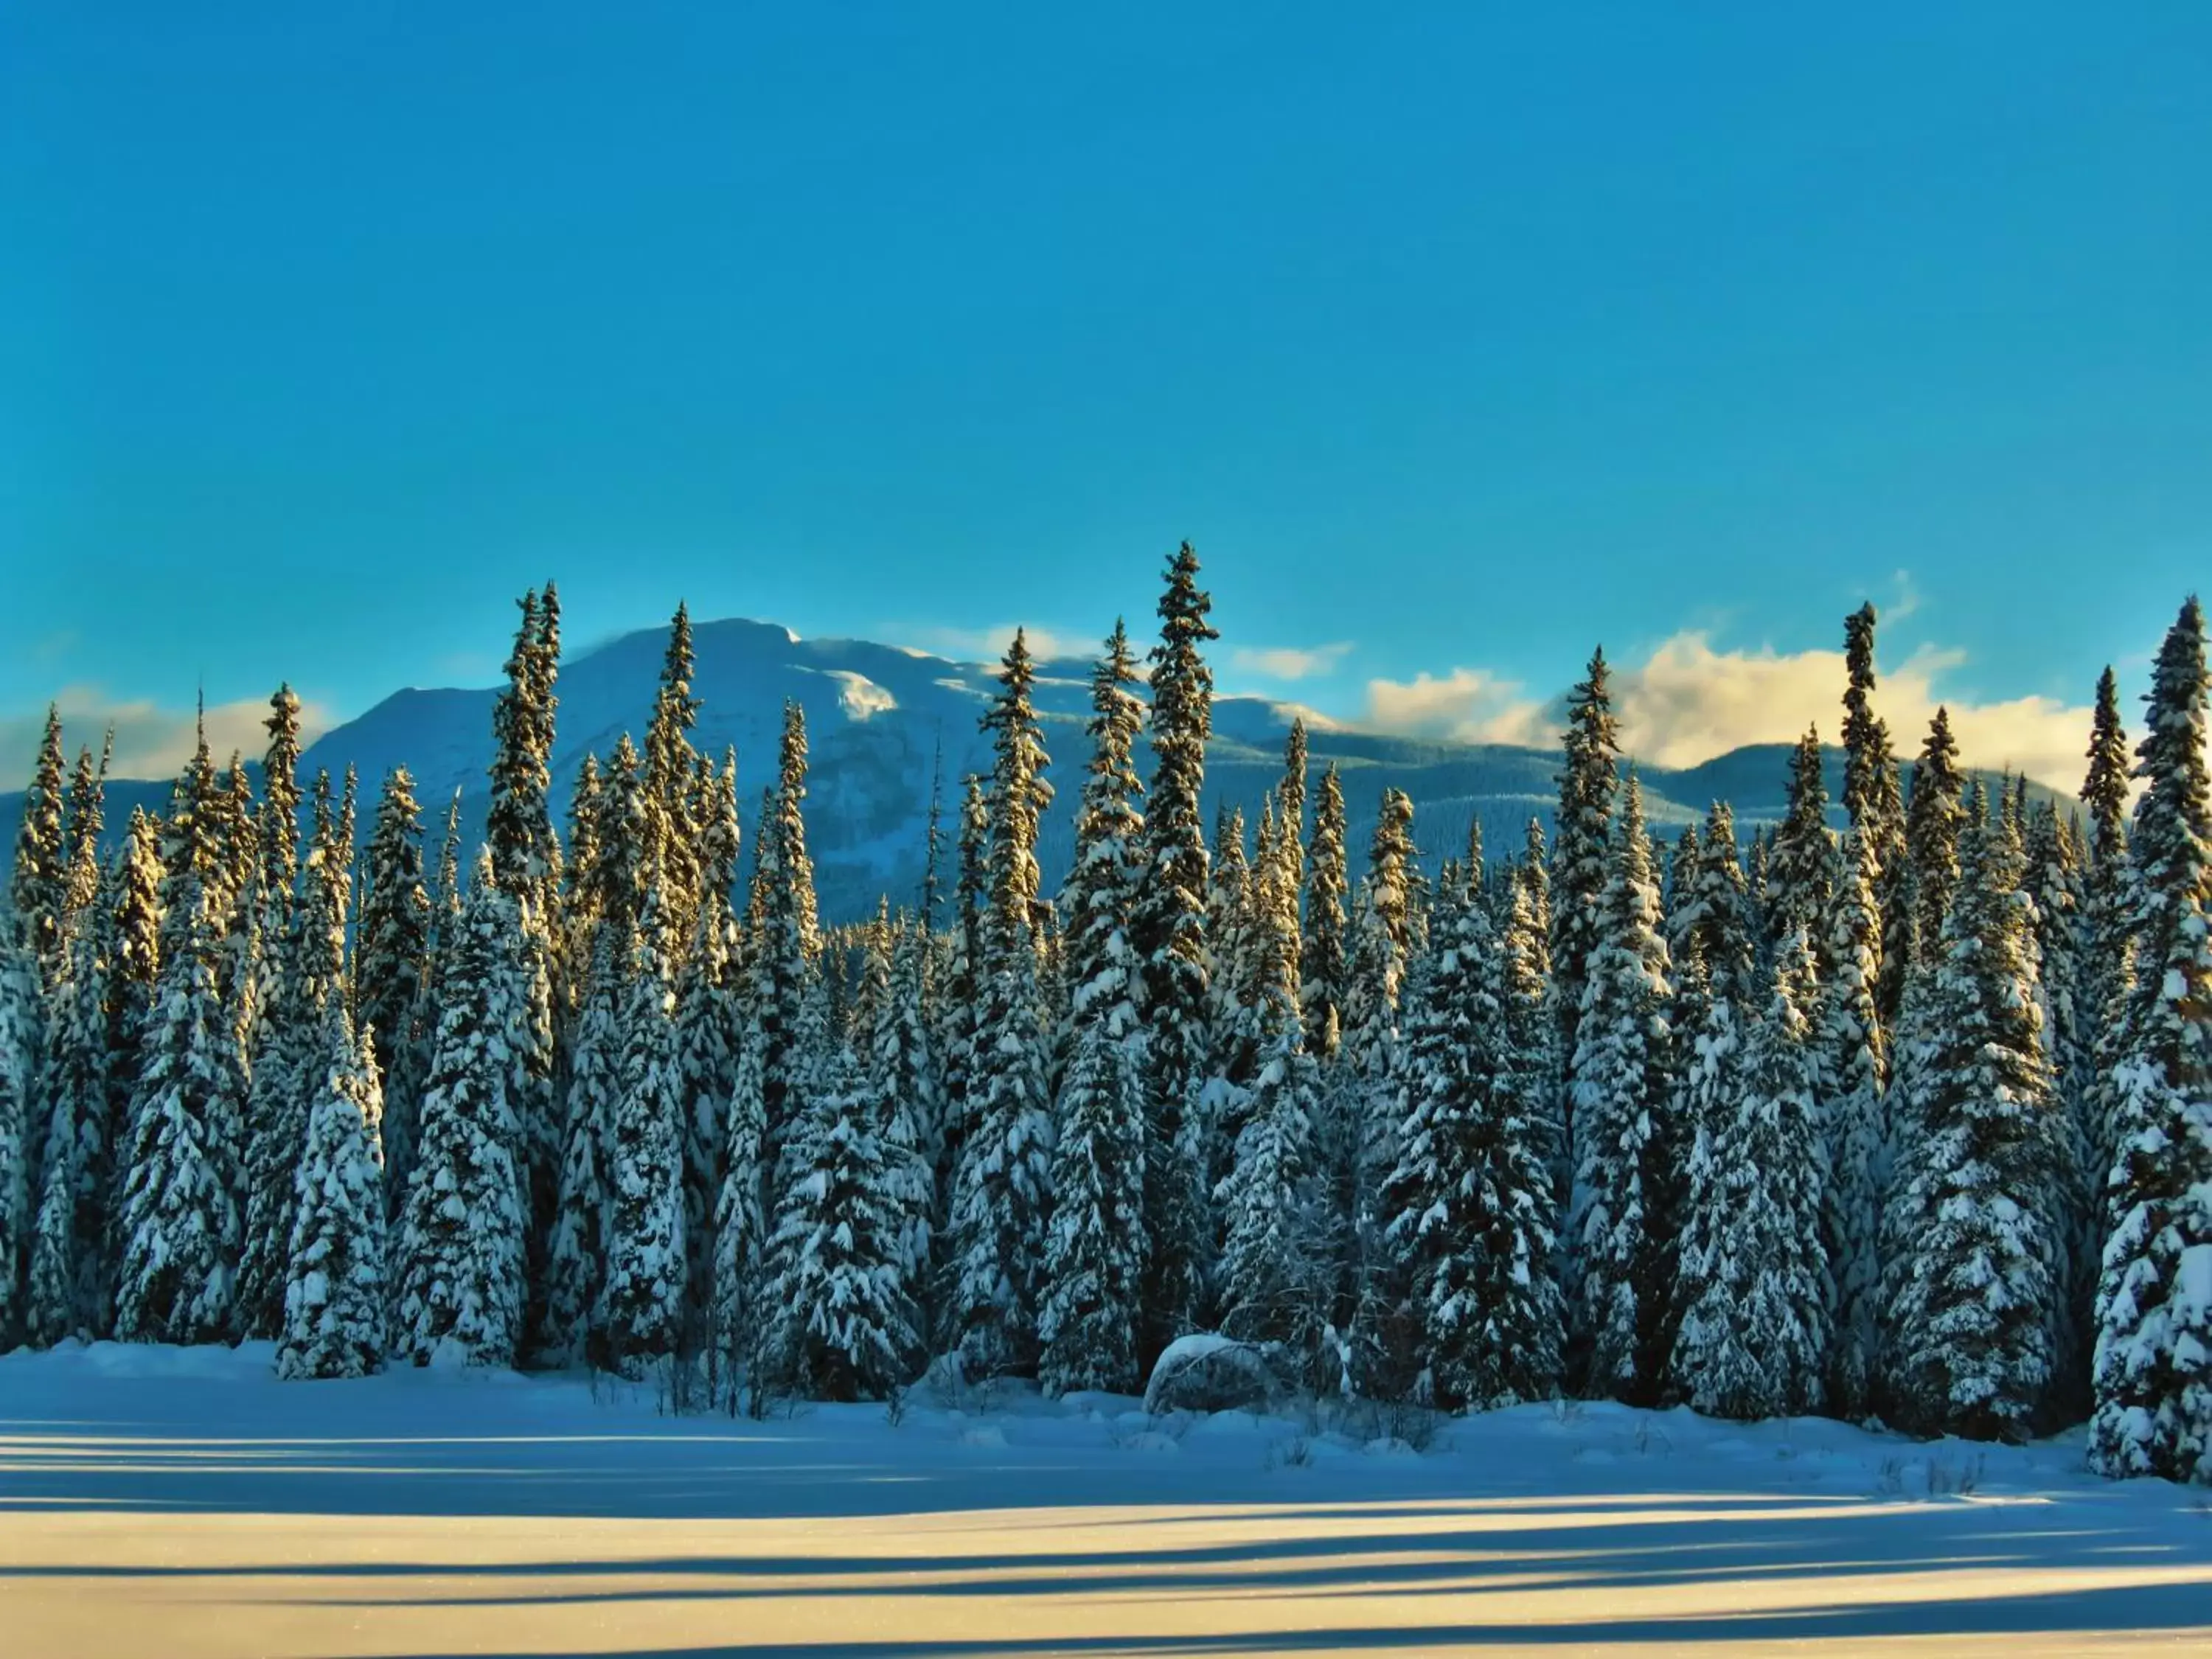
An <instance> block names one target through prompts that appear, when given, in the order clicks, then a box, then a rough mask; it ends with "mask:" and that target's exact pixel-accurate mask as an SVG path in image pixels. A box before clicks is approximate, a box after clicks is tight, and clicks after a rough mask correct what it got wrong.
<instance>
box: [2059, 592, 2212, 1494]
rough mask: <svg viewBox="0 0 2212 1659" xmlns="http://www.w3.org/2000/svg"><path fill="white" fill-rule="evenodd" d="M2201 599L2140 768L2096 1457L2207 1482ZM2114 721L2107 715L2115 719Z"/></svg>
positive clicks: (2211, 1367)
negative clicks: (2131, 977)
mask: <svg viewBox="0 0 2212 1659" xmlns="http://www.w3.org/2000/svg"><path fill="white" fill-rule="evenodd" d="M2206 689H2207V683H2206V678H2205V664H2204V613H2203V610H2202V608H2201V607H2200V606H2199V605H2198V604H2197V599H2195V597H2194V596H2192V597H2191V599H2189V600H2188V601H2187V602H2186V603H2185V605H2183V606H2182V608H2181V614H2180V616H2179V617H2178V618H2177V619H2176V621H2175V623H2174V625H2173V627H2172V629H2171V630H2170V631H2169V632H2168V633H2167V635H2166V641H2165V643H2164V645H2163V646H2162V647H2160V651H2159V654H2158V659H2157V662H2156V664H2155V665H2154V667H2153V669H2152V673H2151V690H2150V695H2149V696H2148V699H2147V700H2146V702H2147V704H2148V707H2147V711H2146V714H2145V718H2144V732H2143V738H2142V744H2140V745H2139V747H2138V748H2137V750H2136V755H2137V757H2138V764H2137V765H2136V776H2137V777H2139V778H2141V779H2142V780H2143V781H2144V789H2143V794H2142V799H2141V801H2140V802H2139V803H2138V804H2137V805H2136V814H2135V826H2134V834H2133V836H2132V842H2133V852H2134V860H2135V872H2136V873H2135V890H2134V893H2133V895H2132V896H2133V899H2134V907H2135V908H2134V922H2135V931H2136V956H2135V986H2134V989H2133V991H2132V993H2131V994H2130V998H2129V1001H2128V1005H2127V1011H2126V1026H2125V1030H2124V1035H2123V1036H2122V1037H2121V1039H2120V1041H2119V1043H2118V1066H2116V1067H2115V1068H2114V1075H2113V1079H2112V1088H2113V1106H2114V1114H2113V1115H2114V1124H2113V1127H2114V1130H2115V1139H2116V1141H2117V1143H2118V1157H2117V1158H2116V1160H2115V1162H2114V1164H2113V1168H2112V1179H2111V1182H2110V1185H2109V1188H2108V1199H2109V1202H2110V1206H2111V1212H2112V1216H2113V1218H2114V1220H2115V1226H2114V1229H2113V1231H2112V1238H2111V1241H2110V1243H2107V1245H2106V1249H2105V1257H2104V1276H2103V1279H2101V1281H2100V1285H2099V1289H2098V1296H2097V1318H2098V1338H2097V1352H2096V1411H2095V1413H2094V1415H2093V1417H2092V1418H2091V1419H2090V1425H2089V1455H2090V1460H2091V1462H2092V1463H2093V1465H2094V1466H2095V1467H2096V1468H2100V1469H2101V1470H2103V1471H2104V1472H2105V1473H2106V1474H2112V1475H2137V1474H2154V1475H2162V1476H2164V1477H2166V1479H2168V1480H2192V1481H2197V1482H2198V1483H2201V1484H2207V1485H2212V783H2208V781H2207V775H2206V773H2207V769H2206V757H2205V701H2206ZM2115 724H2116V722H2115Z"/></svg>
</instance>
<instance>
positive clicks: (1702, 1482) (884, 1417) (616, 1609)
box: [0, 1343, 2212, 1659]
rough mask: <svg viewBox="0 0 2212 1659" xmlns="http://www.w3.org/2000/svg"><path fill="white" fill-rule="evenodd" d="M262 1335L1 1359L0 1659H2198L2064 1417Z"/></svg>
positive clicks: (2178, 1583)
mask: <svg viewBox="0 0 2212 1659" xmlns="http://www.w3.org/2000/svg"><path fill="white" fill-rule="evenodd" d="M271 1360H272V1355H271V1351H270V1347H269V1346H267V1345H265V1344H260V1345H248V1346H246V1347H244V1348H242V1349H240V1350H238V1351H235V1352H233V1351H230V1350H226V1349H220V1348H197V1349H164V1348H149V1347H125V1346H118V1345H115V1344H111V1343H102V1344H97V1345H94V1346H91V1347H89V1348H84V1347H76V1346H65V1347H64V1348H62V1349H59V1350H57V1351H55V1352H50V1353H31V1352H16V1353H14V1354H11V1355H9V1356H6V1357H4V1358H0V1652H4V1653H6V1654H7V1655H8V1656H9V1659H46V1656H62V1655H72V1656H86V1659H96V1656H107V1655H112V1656H118V1659H122V1656H129V1659H154V1656H175V1659H191V1656H199V1655H217V1654H221V1655H232V1654H246V1653H253V1654H272V1655H284V1656H288V1659H306V1656H323V1655H378V1656H387V1655H400V1654H435V1655H446V1654H454V1655H458V1654H523V1653H556V1654H586V1655H609V1656H611V1655H618V1654H640V1655H655V1656H660V1659H671V1656H677V1655H700V1654H708V1653H717V1652H740V1653H751V1654H772V1655H793V1656H797V1655H807V1656H820V1659H829V1656H849V1655H864V1656H887V1655H892V1654H917V1655H939V1656H992V1659H1011V1656H1019V1655H1030V1654H1048V1653H1079V1654H1086V1655H1118V1654H1127V1655H1169V1654H1173V1655H1238V1654H1273V1653H1305V1652H1323V1651H1326V1652H1346V1653H1390V1654H1399V1655H1404V1654H1411V1653H1435V1652H1443V1651H1451V1650H1466V1651H1477V1652H1481V1653H1486V1654H1493V1653H1514V1652H1529V1653H1547V1654H1553V1655H1556V1654H1560V1653H1563V1652H1623V1653H1630V1652H1632V1653H1638V1654H1644V1655H1650V1654H1654V1653H1665V1652H1670V1651H1679V1650H1688V1649H1693V1648H1698V1647H1701V1646H1705V1645H1708V1644H1710V1645H1711V1646H1713V1647H1715V1648H1717V1649H1723V1650H1727V1651H1729V1652H1730V1653H1738V1654H1743V1653H1753V1652H1759V1651H1764V1650H1770V1649H1782V1648H1787V1649H1789V1650H1790V1651H1792V1652H1798V1651H1813V1652H1820V1653H1836V1654H1844V1653H1865V1652H1869V1651H1880V1652H1889V1651H1914V1652H1925V1653H1930V1654H1936V1653H1941V1654H1969V1653H1984V1652H1986V1653H1998V1652H2002V1653H2005V1654H2008V1655H2013V1656H2021V1655H2029V1654H2039V1653H2049V1654H2084V1653H2098V1652H2126V1651H2133V1650H2137V1649H2139V1648H2142V1647H2145V1646H2149V1645H2162V1646H2166V1647H2169V1648H2171V1647H2177V1646H2178V1647H2179V1648H2183V1649H2192V1648H2193V1649H2197V1650H2212V1501H2209V1500H2208V1498H2207V1496H2206V1495H2205V1494H2203V1493H2202V1492H2186V1491H2184V1490H2182V1489H2179V1488H2177V1487H2174V1486H2168V1485H2166V1484H2165V1483H2163V1482H2157V1481H2136V1482H2132V1483H2129V1484H2124V1485H2115V1484H2111V1483H2107V1482H2105V1481H2102V1480H2097V1479H2095V1478H2094V1477H2092V1476H2090V1475H2088V1474H2085V1473H2084V1472H2083V1471H2082V1468H2081V1448H2080V1445H2079V1443H2078V1441H2077V1440H2076V1439H2075V1438H2074V1437H2068V1438H2065V1439H2062V1440H2058V1441H2053V1442H2048V1443H2042V1444H2039V1445H2034V1446H2031V1447H2027V1448H1999V1447H1978V1446H1969V1445H1965V1444H1962V1443H1955V1442H1946V1443H1935V1444H1921V1443H1912V1442H1908V1441H1905V1440H1900V1439H1898V1438H1894V1437H1888V1436H1883V1435H1876V1434H1871V1433H1867V1432H1863V1431H1858V1430H1856V1429H1850V1428H1846V1427H1844V1426H1842V1425H1838V1424H1834V1423H1829V1422H1826V1421H1822V1420H1815V1419H1798V1420H1795V1421H1790V1422H1780V1423H1771V1424H1763V1425H1740V1424H1732V1423H1722V1422H1716V1421H1710V1420H1707V1419H1701V1418H1698V1417H1695V1416H1693V1415H1692V1414H1691V1413H1687V1412H1681V1411H1675V1412H1664V1413H1641V1412H1635V1411H1631V1410H1628V1409H1626V1408H1625V1407H1615V1406H1607V1405H1597V1404H1582V1405H1570V1406H1563V1407H1556V1408H1555V1407H1523V1408H1520V1409H1516V1410H1513V1411H1509V1412H1501V1413H1496V1414H1494V1415H1492V1416H1488V1417H1482V1418H1475V1419H1461V1420H1455V1421H1449V1422H1445V1423H1443V1424H1441V1425H1437V1432H1436V1434H1435V1436H1434V1437H1433V1439H1431V1441H1430V1443H1429V1444H1428V1445H1427V1446H1426V1447H1425V1449H1419V1450H1417V1449H1414V1447H1413V1446H1412V1445H1410V1444H1407V1443H1406V1442H1405V1441H1404V1440H1402V1439H1389V1438H1384V1437H1382V1435H1383V1431H1386V1430H1388V1429H1389V1428H1390V1427H1392V1426H1397V1427H1399V1428H1400V1429H1401V1430H1402V1431H1408V1432H1409V1433H1411V1435H1412V1437H1414V1438H1423V1437H1424V1436H1423V1435H1421V1433H1420V1432H1419V1425H1412V1424H1407V1423H1403V1422H1401V1423H1399V1424H1397V1425H1391V1424H1389V1423H1387V1422H1380V1421H1378V1422H1372V1423H1365V1424H1361V1425H1356V1426H1355V1427H1354V1429H1353V1431H1352V1432H1341V1431H1334V1432H1333V1431H1328V1430H1326V1429H1324V1428H1322V1426H1320V1425H1317V1424H1316V1423H1315V1422H1313V1421H1311V1420H1310V1419H1309V1420H1305V1421H1299V1420H1293V1419H1286V1418H1285V1419H1278V1418H1262V1417H1255V1416H1253V1415H1251V1414H1249V1413H1241V1412H1232V1413H1221V1414H1218V1415H1215V1416H1211V1417H1192V1416H1188V1415H1184V1414H1170V1415H1164V1416H1160V1417H1150V1416H1147V1415H1146V1413H1143V1412H1142V1411H1140V1410H1139V1409H1138V1408H1137V1406H1136V1402H1134V1401H1130V1400H1127V1399H1122V1398H1118V1397H1113V1396H1106V1395H1078V1396H1073V1397H1071V1398H1070V1399H1068V1400H1066V1401H1060V1402H1057V1403H1051V1404H1048V1403H1046V1402H1044V1401H1040V1400H1038V1399H1037V1398H1036V1396H1035V1395H1034V1394H1033V1393H1030V1392H1026V1391H1019V1390H1013V1389H1004V1390H1001V1391H1000V1392H999V1393H998V1395H996V1397H995V1398H993V1399H990V1400H987V1401H984V1400H978V1399H975V1398H973V1397H969V1399H967V1400H966V1401H964V1402H947V1401H943V1400H940V1399H939V1398H936V1397H934V1396H933V1395H929V1394H928V1393H927V1390H917V1391H916V1392H915V1395H913V1396H912V1397H911V1399H910V1400H909V1401H908V1405H907V1407H906V1409H905V1411H904V1413H903V1414H902V1416H901V1418H900V1419H899V1420H898V1421H896V1423H894V1422H893V1421H892V1420H891V1416H890V1413H886V1411H885V1410H884V1407H880V1406H866V1407H863V1406H844V1407H838V1406H817V1407H799V1408H798V1409H797V1410H795V1411H793V1412H792V1413H787V1414H785V1415H781V1416H779V1417H777V1418H775V1419H772V1420H769V1421H767V1422H753V1421H750V1420H745V1419H729V1418H726V1417H720V1416H706V1417H702V1416H686V1417H671V1416H668V1415H665V1414H663V1413H661V1412H660V1411H659V1409H658V1407H657V1402H656V1401H655V1398H654V1392H653V1389H650V1388H643V1387H635V1386H630V1385H615V1386H614V1387H612V1388H610V1386H609V1385H607V1384H606V1383H599V1384H597V1385H594V1384H593V1383H590V1382H587V1381H585V1380H583V1379H581V1378H546V1377H530V1376H515V1375H513V1374H511V1373H486V1372H466V1373H453V1372H439V1371H415V1370H402V1371H395V1372H392V1373H390V1374H387V1375H386V1376H380V1377H374V1378H370V1379H368V1380H366V1381H362V1382H355V1383H278V1382H277V1381H276V1380H275V1377H274V1376H273V1374H272V1370H271ZM1361 1431H1373V1432H1372V1433H1371V1434H1370V1435H1369V1437H1367V1438H1364V1439H1363V1438H1361V1437H1360V1433H1361Z"/></svg>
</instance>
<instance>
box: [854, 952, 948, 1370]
mask: <svg viewBox="0 0 2212 1659" xmlns="http://www.w3.org/2000/svg"><path fill="white" fill-rule="evenodd" d="M926 948H927V942H926V940H925V939H924V936H923V934H922V933H921V928H920V927H917V926H914V925H911V924H909V923H908V922H906V921H904V920H903V919H902V921H901V922H900V925H899V926H898V927H897V928H896V930H893V929H890V928H884V929H882V930H880V931H879V932H878V933H877V935H876V936H875V937H873V938H872V939H871V940H870V941H869V945H868V948H867V952H866V957H865V959H864V961H863V963H862V967H861V981H862V984H863V985H864V987H866V991H867V996H866V1005H867V1006H868V1008H869V1011H870V1012H869V1018H868V1022H867V1024H866V1027H865V1028H864V1030H863V1031H862V1037H863V1041H864V1042H865V1045H866V1048H865V1052H864V1054H862V1055H861V1059H862V1061H863V1068H862V1069H863V1073H864V1075H863V1077H862V1079H861V1080H862V1082H863V1083H864V1084H865V1085H866V1088H867V1090H868V1091H869V1099H870V1101H871V1102H872V1109H871V1112H870V1115H869V1117H868V1120H867V1121H868V1127H869V1128H870V1129H871V1131H872V1133H874V1135H875V1137H876V1142H877V1146H878V1151H879V1152H880V1153H881V1155H882V1158H883V1162H884V1179H885V1182H886V1183H887V1184H886V1187H885V1194H886V1196H887V1197H888V1199H889V1200H890V1202H891V1203H892V1204H894V1205H895V1206H896V1208H897V1211H898V1214H899V1217H900V1224H901V1237H902V1238H903V1239H904V1241H905V1244H904V1249H903V1250H902V1254H901V1255H900V1258H899V1276H900V1281H901V1283H902V1284H903V1285H905V1286H906V1288H907V1294H908V1297H909V1299H911V1300H912V1301H913V1302H914V1303H915V1306H916V1308H917V1310H921V1306H922V1304H923V1299H924V1290H925V1286H924V1283H923V1280H924V1279H925V1276H926V1275H927V1272H928V1267H929V1246H930V1228H931V1225H932V1219H933V1214H934V1212H935V1207H936V1194H935V1193H934V1191H933V1189H932V1185H931V1175H932V1169H931V1165H930V1163H929V1160H928V1159H927V1158H926V1157H925V1156H924V1154H923V1146H924V1143H925V1141H926V1140H927V1135H928V1127H927V1126H928V1125H930V1124H931V1123H932V1122H933V1121H934V1119H935V1117H936V1115H937V1067H936V1064H935V1061H934V1059H933V1056H932V1055H931V1054H930V1051H929V1027H928V1024H927V1020H926V1018H925V1012H926V1010H925V1006H924V999H925V994H926V991H927V983H926V977H925V976H926V973H927V969H926V967H925V958H924V951H925V950H926ZM914 1334H915V1337H916V1339H917V1340H919V1339H920V1337H921V1328H920V1327H919V1326H917V1328H916V1329H915V1333H914Z"/></svg>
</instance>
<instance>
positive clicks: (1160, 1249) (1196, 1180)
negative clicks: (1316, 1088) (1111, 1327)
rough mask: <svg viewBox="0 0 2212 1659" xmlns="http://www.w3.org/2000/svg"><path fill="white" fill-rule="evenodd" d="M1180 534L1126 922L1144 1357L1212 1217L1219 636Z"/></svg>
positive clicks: (1182, 1310) (1179, 1322)
mask: <svg viewBox="0 0 2212 1659" xmlns="http://www.w3.org/2000/svg"><path fill="white" fill-rule="evenodd" d="M1212 604H1213V602H1212V599H1211V598H1209V597H1208V596H1207V594H1206V592H1204V591H1203V590H1201V589H1200V586H1198V555H1197V554H1196V553H1195V552H1194V551H1193V550H1192V548H1191V545H1190V544H1189V543H1188V542H1185V543H1184V544H1182V546H1181V547H1180V548H1179V549H1178V550H1176V556H1175V557H1174V558H1173V559H1172V560H1170V562H1169V565H1168V571H1167V588H1166V591H1165V592H1163V593H1162V594H1161V596H1160V603H1159V615H1160V642H1159V644H1158V645H1157V646H1155V647H1153V648H1152V653H1151V660H1152V757H1153V769H1152V786H1151V789H1150V794H1149V799H1148V801H1147V805H1146V814H1145V860H1144V863H1145V867H1144V870H1143V872H1142V873H1141V874H1140V876H1139V879H1138V883H1137V902H1136V907H1135V910H1134V913H1133V915H1132V916H1131V919H1130V933H1131V938H1132V940H1133V943H1134V945H1135V946H1136V951H1137V956H1138V959H1139V962H1141V963H1143V969H1144V973H1143V990H1144V995H1143V1000H1142V1002H1141V1003H1140V1005H1139V1006H1140V1008H1141V1010H1142V1013H1143V1018H1144V1020H1145V1026H1146V1038H1147V1040H1146V1045H1145V1072H1146V1076H1145V1110H1146V1139H1145V1240H1146V1248H1147V1249H1149V1250H1150V1251H1151V1257H1150V1259H1149V1261H1147V1263H1146V1270H1145V1278H1144V1284H1145V1292H1146V1294H1145V1303H1144V1310H1143V1322H1142V1324H1141V1326H1140V1328H1139V1341H1138V1349H1139V1356H1140V1358H1145V1359H1147V1360H1149V1359H1150V1358H1152V1356H1155V1355H1157V1354H1158V1352H1160V1350H1161V1349H1163V1348H1164V1347H1165V1346H1167V1345H1168V1343H1170V1341H1172V1340H1175V1338H1176V1337H1178V1336H1180V1335H1182V1334H1183V1333H1184V1332H1185V1331H1186V1330H1188V1328H1190V1325H1191V1322H1193V1321H1194V1319H1195V1318H1196V1317H1197V1315H1198V1312H1199V1309H1200V1303H1201V1301H1202V1299H1203V1297H1204V1291H1205V1264H1206V1251H1207V1248H1208V1244H1209V1242H1210V1237H1211V1228H1210V1225H1209V1222H1208V1219H1207V1208H1206V1190H1205V1183H1204V1158H1205V1150H1204V1143H1203V1139H1202V1134H1203V1129H1204V1125H1203V1122H1202V1121H1200V1115H1199V1109H1198V1097H1199V1091H1200V1088H1201V1086H1202V1085H1204V1082H1205V1079H1206V966H1205V957H1206V937H1205V935H1206V829H1205V823H1204V821H1203V819H1202V818H1201V817H1200V807H1199V796H1200V790H1201V789H1202V788H1203V787H1204V784H1205V781H1206V740H1207V738H1209V737H1211V736H1212V731H1213V671H1212V669H1211V668H1209V667H1208V666H1207V665H1206V659H1205V656H1204V653H1203V647H1205V645H1206V643H1207V641H1212V640H1216V639H1218V638H1219V637H1220V635H1219V634H1218V632H1217V631H1216V630H1215V629H1214V628H1213V627H1212V624H1211V623H1208V622H1207V621H1206V617H1207V615H1208V613H1209V612H1210V611H1212Z"/></svg>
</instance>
